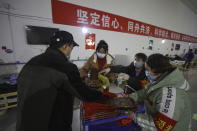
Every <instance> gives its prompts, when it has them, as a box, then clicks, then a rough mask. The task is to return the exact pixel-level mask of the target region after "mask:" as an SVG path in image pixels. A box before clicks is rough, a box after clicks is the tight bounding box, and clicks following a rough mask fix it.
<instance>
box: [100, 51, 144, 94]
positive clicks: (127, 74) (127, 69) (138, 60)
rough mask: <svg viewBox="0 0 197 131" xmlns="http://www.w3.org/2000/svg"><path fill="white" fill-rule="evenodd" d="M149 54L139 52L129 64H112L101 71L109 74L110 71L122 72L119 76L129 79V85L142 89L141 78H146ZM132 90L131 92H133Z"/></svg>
mask: <svg viewBox="0 0 197 131" xmlns="http://www.w3.org/2000/svg"><path fill="white" fill-rule="evenodd" d="M146 59H147V56H146V55H145V54H144V53H137V54H136V55H135V60H134V62H132V63H131V64H130V65H129V66H122V65H118V66H110V67H109V68H106V69H104V70H102V71H101V72H100V73H103V74H108V73H109V72H114V73H120V74H119V75H118V78H121V79H122V80H123V81H127V83H128V85H129V86H131V87H132V88H134V89H135V90H140V89H141V84H140V80H145V79H146V74H145V66H144V64H145V61H146ZM131 92H132V91H131ZM131 92H130V93H131Z"/></svg>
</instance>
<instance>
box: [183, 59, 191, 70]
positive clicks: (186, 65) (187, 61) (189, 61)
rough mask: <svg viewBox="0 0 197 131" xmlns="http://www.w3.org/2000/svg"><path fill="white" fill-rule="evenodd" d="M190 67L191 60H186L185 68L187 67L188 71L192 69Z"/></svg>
mask: <svg viewBox="0 0 197 131" xmlns="http://www.w3.org/2000/svg"><path fill="white" fill-rule="evenodd" d="M190 65H191V60H186V61H185V63H184V65H183V67H184V68H185V67H186V68H187V69H188V68H189V67H190Z"/></svg>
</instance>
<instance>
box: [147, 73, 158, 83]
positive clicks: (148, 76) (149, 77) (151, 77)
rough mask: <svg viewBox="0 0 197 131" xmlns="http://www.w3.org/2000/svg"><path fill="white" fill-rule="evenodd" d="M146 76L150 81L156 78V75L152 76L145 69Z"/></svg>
mask: <svg viewBox="0 0 197 131" xmlns="http://www.w3.org/2000/svg"><path fill="white" fill-rule="evenodd" d="M146 77H147V78H148V79H149V80H150V81H151V82H152V81H155V80H156V79H157V76H152V75H151V74H150V72H148V71H146Z"/></svg>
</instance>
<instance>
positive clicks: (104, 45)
mask: <svg viewBox="0 0 197 131" xmlns="http://www.w3.org/2000/svg"><path fill="white" fill-rule="evenodd" d="M102 48H103V49H104V51H105V52H106V53H107V52H108V44H107V43H106V42H105V41H104V40H100V41H99V43H98V44H97V47H96V51H99V50H100V49H102Z"/></svg>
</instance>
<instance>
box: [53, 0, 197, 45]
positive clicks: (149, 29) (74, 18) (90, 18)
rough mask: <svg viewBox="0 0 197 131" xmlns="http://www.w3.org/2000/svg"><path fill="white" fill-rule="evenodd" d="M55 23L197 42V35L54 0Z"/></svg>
mask: <svg viewBox="0 0 197 131" xmlns="http://www.w3.org/2000/svg"><path fill="white" fill-rule="evenodd" d="M52 16H53V23H55V24H64V25H71V26H80V27H89V28H95V29H102V30H110V31H117V32H123V33H130V34H136V35H143V36H152V37H156V38H162V39H169V40H177V41H184V42H191V43H197V37H193V36H189V35H186V34H182V33H178V32H175V31H170V30H167V29H164V28H161V27H157V26H154V25H151V24H146V23H143V22H140V21H137V20H133V19H129V18H126V17H122V16H118V15H114V14H111V13H107V12H103V11H99V10H95V9H91V8H86V7H83V6H79V5H74V4H71V3H67V2H62V1H59V0H52Z"/></svg>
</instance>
